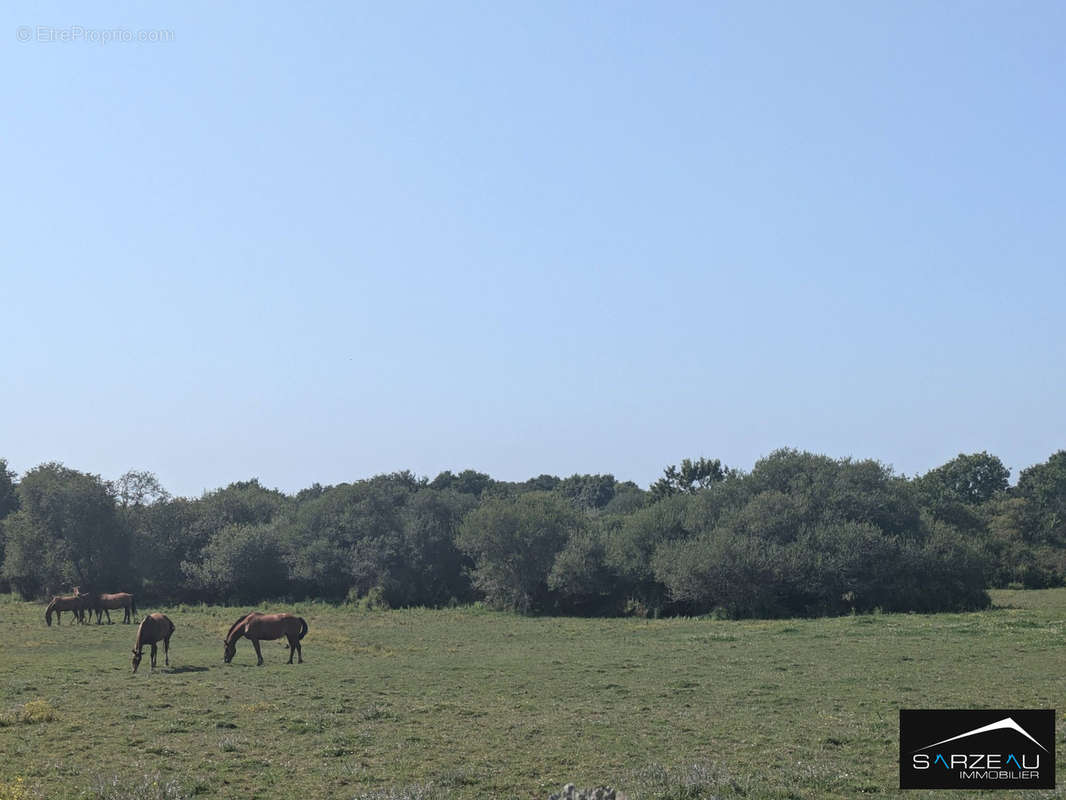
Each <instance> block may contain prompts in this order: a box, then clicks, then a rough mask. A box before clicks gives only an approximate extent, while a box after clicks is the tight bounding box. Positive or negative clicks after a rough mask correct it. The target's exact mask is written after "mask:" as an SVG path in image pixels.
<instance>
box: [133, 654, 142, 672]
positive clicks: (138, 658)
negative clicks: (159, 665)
mask: <svg viewBox="0 0 1066 800" xmlns="http://www.w3.org/2000/svg"><path fill="white" fill-rule="evenodd" d="M140 665H141V651H140V650H134V651H133V673H134V674H135V675H136V674H137V667H139V666H140Z"/></svg>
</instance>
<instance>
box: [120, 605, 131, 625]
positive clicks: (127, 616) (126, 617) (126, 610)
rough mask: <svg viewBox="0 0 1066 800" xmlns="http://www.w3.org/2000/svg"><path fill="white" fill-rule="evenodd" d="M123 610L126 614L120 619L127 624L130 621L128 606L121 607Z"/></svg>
mask: <svg viewBox="0 0 1066 800" xmlns="http://www.w3.org/2000/svg"><path fill="white" fill-rule="evenodd" d="M123 609H124V610H125V612H126V616H125V617H123V618H122V621H123V622H126V623H129V621H130V607H129V606H123Z"/></svg>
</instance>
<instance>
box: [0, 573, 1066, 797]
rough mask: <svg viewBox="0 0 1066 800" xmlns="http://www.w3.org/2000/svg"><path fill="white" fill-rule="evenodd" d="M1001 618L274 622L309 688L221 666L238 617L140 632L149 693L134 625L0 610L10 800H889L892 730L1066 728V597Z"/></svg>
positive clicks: (324, 609)
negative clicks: (1035, 712)
mask: <svg viewBox="0 0 1066 800" xmlns="http://www.w3.org/2000/svg"><path fill="white" fill-rule="evenodd" d="M993 597H994V601H995V607H994V608H993V610H990V611H986V612H982V613H974V614H939V615H931V616H922V615H871V616H858V617H842V618H835V619H816V620H776V621H743V622H732V621H721V620H714V619H665V620H640V619H576V618H537V617H519V616H514V615H511V614H502V613H494V612H489V611H486V610H482V609H480V608H460V609H453V610H435V611H434V610H408V611H383V612H375V611H364V610H356V609H353V608H349V607H332V606H329V605H324V604H316V603H304V604H296V605H294V606H287V607H282V606H281V605H264V606H262V607H261V608H262V609H263V610H270V611H274V610H289V611H292V612H294V613H296V614H299V615H300V616H303V617H305V618H306V619H307V621H308V623H309V624H310V630H309V632H308V634H307V637H306V638H305V639H304V641H303V645H304V660H305V663H304V664H302V665H293V666H289V665H287V664H286V663H285V662H286V660H287V659H288V651H287V650H286V649H285V647H284V644H283V643H282V642H270V643H264V646H263V651H264V652H263V656H264V658H265V659H266V665H265V666H263V667H256V666H255V655H254V653H253V651H252V648H251V646H250V645H249V644H248V643H247V642H246V641H241V642H240V644H239V645H238V648H237V657H236V658H235V660H234V663H232V664H230V665H225V664H223V663H222V643H221V637H222V636H223V635H224V633H225V631H226V629H227V627H228V626H229V624H230V623H232V622H234V621H235V620H236V619H237V617H238V616H239V615H240V614H241V613H242V612H243V611H244V610H247V609H237V608H219V607H187V606H183V607H177V608H166V609H156V608H141V609H139V612H140V613H141V614H143V613H147V612H150V611H157V610H162V611H164V612H165V613H167V614H168V615H169V616H170V618H171V619H172V620H173V621H174V623H175V625H176V626H177V630H176V632H175V634H174V638H173V640H172V646H171V664H170V667H169V668H162V663H163V659H162V650H161V649H160V655H159V665H160V668H158V669H157V670H156V671H155V672H154V673H151V672H150V671H149V669H148V666H149V662H148V656H147V653H146V655H145V659H144V661H143V662H142V664H141V668H140V671H139V673H138V674H137V675H133V674H131V670H130V648H131V645H132V643H133V639H134V634H135V631H136V627H135V626H132V625H123V624H121V623H116V624H113V625H102V626H96V625H85V626H77V625H74V626H71V625H70V624H69V623H70V619H69V615H68V614H64V619H63V623H64V624H63V625H62V626H61V627H55V626H53V627H51V628H49V627H46V626H45V624H44V607H43V606H42V605H39V604H32V603H23V602H19V601H16V600H14V599H13V598H10V597H8V598H3V597H0V800H10V798H32V797H43V798H125V797H137V798H147V799H148V800H152V799H153V798H183V797H193V796H202V797H205V798H229V797H234V798H300V799H301V800H326V799H327V798H382V800H384V799H385V798H393V797H395V798H400V797H409V798H443V797H459V798H475V797H477V798H489V797H506V798H511V797H518V798H541V800H544V799H545V798H547V797H548V795H549V794H550V793H551V792H554V791H558V790H559V787H560V786H561V785H562V784H563V783H566V782H569V781H572V782H574V783H576V784H578V785H579V786H595V785H603V784H611V785H613V786H616V787H618V788H620V789H622V790H623V791H625V792H626V793H627V794H628V796H629V797H630V798H639V797H653V798H667V797H668V798H677V800H683V799H685V798H700V797H707V798H709V797H722V798H855V797H860V796H866V795H886V794H893V795H895V794H898V790H897V789H896V786H897V784H898V777H897V775H898V773H897V769H898V766H897V747H898V744H897V738H898V714H897V712H898V710H899V708H900V707H907V708H925V707H947V708H952V707H959V708H982V707H1026V708H1056V709H1058V710H1059V712H1060V717H1061V714H1062V711H1063V709H1066V703H1064V702H1063V699H1064V698H1066V590H1051V591H1030V592H1006V591H1003V592H996V593H994V595H993ZM282 641H284V640H282ZM1057 735H1058V740H1059V755H1060V756H1062V754H1063V752H1064V748H1063V747H1062V742H1063V741H1066V725H1064V724H1063V723H1062V722H1061V719H1060V722H1059V726H1058V733H1057ZM1062 769H1066V767H1060V771H1061V770H1062ZM1059 783H1060V785H1062V784H1063V783H1064V782H1063V780H1062V779H1061V778H1060V781H1059ZM1063 794H1064V790H1063V789H1061V788H1060V789H1059V790H1057V791H1056V792H1049V793H1045V794H1044V795H1040V794H1037V793H1032V792H1020V793H1017V796H1020V797H1030V798H1031V797H1039V796H1045V797H1047V796H1054V797H1062V796H1063ZM908 795H909V796H912V797H915V798H925V797H932V796H936V795H935V793H922V792H911V793H908ZM941 796H943V797H950V798H957V797H959V794H958V793H951V792H944V793H941ZM986 796H987V795H986ZM993 796H1004V797H1006V796H1012V795H1011V794H1010V793H1006V792H1005V793H1002V794H1001V795H995V794H994V795H993Z"/></svg>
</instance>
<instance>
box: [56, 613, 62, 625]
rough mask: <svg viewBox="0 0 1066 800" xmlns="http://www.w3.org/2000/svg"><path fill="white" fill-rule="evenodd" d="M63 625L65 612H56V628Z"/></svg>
mask: <svg viewBox="0 0 1066 800" xmlns="http://www.w3.org/2000/svg"><path fill="white" fill-rule="evenodd" d="M62 624H63V612H62V611H56V627H57V628H58V627H59V626H60V625H62Z"/></svg>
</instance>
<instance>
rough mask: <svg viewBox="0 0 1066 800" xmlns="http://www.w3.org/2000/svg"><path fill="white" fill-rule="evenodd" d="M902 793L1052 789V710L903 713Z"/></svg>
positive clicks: (1053, 723)
mask: <svg viewBox="0 0 1066 800" xmlns="http://www.w3.org/2000/svg"><path fill="white" fill-rule="evenodd" d="M899 788H900V789H1054V788H1055V712H1054V711H1053V710H1052V711H1047V710H1039V711H1036V710H1025V711H1023V710H1018V709H1009V710H1003V709H1000V710H991V711H949V710H901V711H900V712H899Z"/></svg>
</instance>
